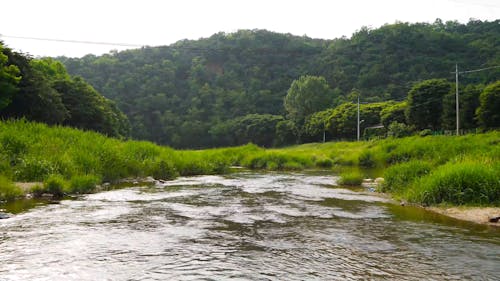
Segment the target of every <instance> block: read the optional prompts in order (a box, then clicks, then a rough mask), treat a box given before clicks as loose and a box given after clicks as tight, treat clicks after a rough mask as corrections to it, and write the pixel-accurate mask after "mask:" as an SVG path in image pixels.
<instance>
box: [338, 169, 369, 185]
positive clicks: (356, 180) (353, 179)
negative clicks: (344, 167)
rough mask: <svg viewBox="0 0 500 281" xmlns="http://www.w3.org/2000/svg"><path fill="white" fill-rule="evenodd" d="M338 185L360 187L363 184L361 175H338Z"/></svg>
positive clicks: (352, 173)
mask: <svg viewBox="0 0 500 281" xmlns="http://www.w3.org/2000/svg"><path fill="white" fill-rule="evenodd" d="M338 183H339V184H340V185H351V186H356V185H361V183H363V175H362V174H361V173H360V172H358V171H351V172H346V173H342V174H340V179H339V181H338Z"/></svg>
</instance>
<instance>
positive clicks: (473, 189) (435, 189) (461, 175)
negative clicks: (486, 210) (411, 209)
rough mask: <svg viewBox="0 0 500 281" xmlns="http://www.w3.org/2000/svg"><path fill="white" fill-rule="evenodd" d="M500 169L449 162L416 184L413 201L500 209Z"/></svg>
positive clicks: (410, 192) (470, 162) (474, 162)
mask: <svg viewBox="0 0 500 281" xmlns="http://www.w3.org/2000/svg"><path fill="white" fill-rule="evenodd" d="M499 175H500V170H499V169H498V166H497V167H494V166H493V165H491V164H490V163H484V162H481V161H477V160H465V161H459V162H457V163H453V162H450V163H447V164H445V165H442V166H440V167H438V168H437V169H435V170H434V171H432V173H430V174H429V175H427V176H425V177H422V178H420V179H419V180H417V181H415V182H413V184H412V185H411V188H410V189H408V191H407V192H408V196H407V197H408V198H409V199H410V201H413V202H418V203H423V204H426V205H435V204H442V203H446V204H453V205H494V206H500V177H499Z"/></svg>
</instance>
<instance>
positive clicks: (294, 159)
mask: <svg viewBox="0 0 500 281" xmlns="http://www.w3.org/2000/svg"><path fill="white" fill-rule="evenodd" d="M499 159H500V132H490V133H486V134H477V135H467V136H461V137H455V136H427V137H419V136H415V137H409V138H404V139H385V140H379V141H368V142H335V143H333V142H332V143H324V144H305V145H299V146H292V147H288V148H283V149H267V150H265V149H262V148H259V147H257V146H254V145H246V146H241V147H234V148H222V149H207V150H196V151H194V150H193V151H177V150H173V149H171V148H168V147H162V146H158V145H154V144H152V143H149V142H139V141H120V140H117V139H111V138H107V137H104V136H102V135H100V134H97V133H92V132H82V131H79V130H74V129H69V128H63V127H48V126H46V125H43V124H36V123H29V122H24V121H16V122H13V121H7V122H1V123H0V200H6V199H13V198H16V197H18V196H20V195H22V193H23V192H22V191H21V190H19V188H17V187H16V186H15V185H13V184H12V182H14V181H37V182H43V184H41V185H39V186H36V187H35V190H34V192H35V193H36V194H42V193H47V192H49V193H53V194H56V195H58V194H64V193H86V192H91V191H92V190H93V189H94V188H95V186H96V185H98V184H101V183H103V182H113V181H117V180H119V179H123V178H129V177H146V176H153V177H154V178H156V179H172V178H175V177H177V176H187V175H198V174H221V173H226V172H228V171H229V167H230V166H232V165H240V166H245V167H247V168H250V169H265V170H300V169H308V168H321V169H336V171H338V169H339V167H341V168H342V167H361V168H377V169H379V170H383V171H384V177H385V179H386V181H385V183H384V185H383V186H382V187H381V191H384V192H390V193H392V194H394V195H395V196H396V197H400V198H404V199H406V200H409V201H411V202H415V203H421V204H429V205H435V204H441V203H449V204H453V205H462V204H467V205H494V206H499V205H500V160H499ZM344 175H345V182H346V184H347V183H348V184H356V183H358V182H359V181H360V179H361V178H362V177H363V175H360V174H359V172H346V173H345V174H344Z"/></svg>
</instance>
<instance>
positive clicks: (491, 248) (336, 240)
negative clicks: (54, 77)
mask: <svg viewBox="0 0 500 281" xmlns="http://www.w3.org/2000/svg"><path fill="white" fill-rule="evenodd" d="M336 180H337V178H336V177H333V176H329V175H324V174H318V173H316V174H298V173H297V174H280V173H268V174H258V173H238V174H232V175H228V176H199V177H190V178H180V179H178V180H175V181H171V182H167V183H165V184H159V185H156V186H153V187H132V188H126V189H120V190H112V191H107V192H101V193H97V194H90V195H85V196H81V197H78V198H76V199H74V200H63V201H60V202H58V203H57V204H46V203H43V204H35V205H33V204H34V202H31V203H26V204H28V205H29V204H31V205H29V206H28V207H32V208H31V209H27V210H26V209H24V210H25V211H22V210H23V208H22V207H19V206H16V207H13V206H3V207H2V208H4V209H7V211H11V212H20V213H18V214H17V215H15V216H14V217H13V218H10V219H6V220H0V280H2V281H4V280H224V279H237V280H360V279H362V280H366V279H369V280H500V231H499V230H498V229H495V228H490V227H487V226H478V225H475V224H470V223H465V222H461V221H457V220H453V219H449V218H446V217H443V216H440V215H437V214H434V213H430V212H427V211H424V210H421V209H418V208H411V207H400V206H397V205H393V204H390V203H389V202H388V200H386V199H383V198H381V197H378V196H375V195H374V194H371V193H368V192H359V191H353V190H349V189H344V188H339V187H338V186H335V182H336ZM15 208H17V209H15Z"/></svg>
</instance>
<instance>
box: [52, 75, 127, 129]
mask: <svg viewBox="0 0 500 281" xmlns="http://www.w3.org/2000/svg"><path fill="white" fill-rule="evenodd" d="M54 88H55V89H56V90H57V91H58V92H59V93H60V94H61V97H62V101H63V104H64V106H65V107H66V108H67V109H68V112H69V117H68V118H67V119H66V120H65V121H64V124H66V125H69V126H72V127H77V128H81V129H87V130H94V131H97V132H101V133H103V134H106V135H109V136H113V137H123V136H128V133H129V132H128V130H129V123H128V120H127V117H126V116H125V115H124V114H123V113H122V112H121V111H119V110H118V108H117V107H116V106H115V105H114V103H113V102H112V101H110V100H108V99H106V98H104V97H103V96H101V95H100V94H99V93H98V92H97V91H96V90H94V88H93V87H92V86H90V85H89V84H87V83H86V82H85V81H84V80H83V79H82V78H80V77H76V78H74V79H73V80H58V81H55V82H54Z"/></svg>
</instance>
